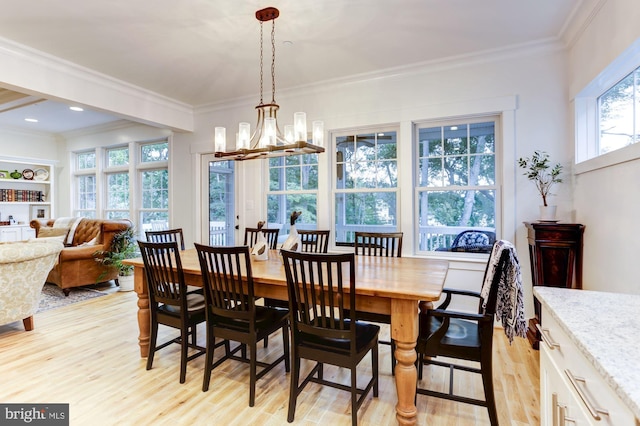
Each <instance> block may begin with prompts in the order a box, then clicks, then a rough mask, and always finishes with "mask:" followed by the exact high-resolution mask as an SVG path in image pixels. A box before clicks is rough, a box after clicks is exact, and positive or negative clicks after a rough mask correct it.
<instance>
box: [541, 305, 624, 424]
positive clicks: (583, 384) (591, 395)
mask: <svg viewBox="0 0 640 426" xmlns="http://www.w3.org/2000/svg"><path fill="white" fill-rule="evenodd" d="M542 318H543V326H542V330H543V333H542V335H543V338H542V341H543V343H541V345H540V349H541V355H540V356H541V363H542V356H543V355H542V352H544V353H545V356H548V358H549V360H548V361H549V362H550V363H551V365H554V366H555V367H556V368H555V370H556V374H557V375H558V376H559V378H560V381H561V383H562V384H563V385H564V387H565V388H567V389H568V391H569V393H570V395H571V397H572V398H573V399H574V400H575V402H576V404H577V406H578V407H579V409H580V411H581V412H582V413H583V417H584V418H587V419H589V424H594V425H606V426H618V425H634V424H635V417H634V415H633V413H632V412H631V410H629V408H627V407H626V406H625V405H624V403H623V402H622V401H621V400H620V398H619V397H618V395H616V394H615V392H614V391H613V389H612V388H611V387H610V386H609V384H608V383H606V381H605V379H604V377H602V375H601V374H600V373H599V372H598V371H597V370H596V368H595V367H594V366H593V364H591V362H590V361H589V360H588V359H587V358H586V357H585V355H584V354H583V353H582V352H581V351H580V350H579V349H578V347H577V346H576V344H575V343H574V342H573V341H572V340H571V338H570V337H569V335H568V334H567V333H566V332H565V331H564V330H563V329H562V328H561V327H560V325H559V324H558V323H557V322H556V320H555V318H553V316H552V315H551V314H550V313H549V312H545V311H544V310H543V316H542ZM546 397H548V395H547V396H546ZM569 405H571V404H569ZM574 415H575V414H574ZM578 417H579V416H578Z"/></svg>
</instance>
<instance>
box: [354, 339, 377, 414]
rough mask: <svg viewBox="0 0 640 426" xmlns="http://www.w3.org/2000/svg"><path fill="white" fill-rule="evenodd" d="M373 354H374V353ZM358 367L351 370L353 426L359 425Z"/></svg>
mask: <svg viewBox="0 0 640 426" xmlns="http://www.w3.org/2000/svg"><path fill="white" fill-rule="evenodd" d="M372 353H373V352H372ZM357 378H358V377H357V374H356V367H355V366H354V367H353V368H352V369H351V425H352V426H356V425H357V424H358V388H357V387H356V384H357Z"/></svg>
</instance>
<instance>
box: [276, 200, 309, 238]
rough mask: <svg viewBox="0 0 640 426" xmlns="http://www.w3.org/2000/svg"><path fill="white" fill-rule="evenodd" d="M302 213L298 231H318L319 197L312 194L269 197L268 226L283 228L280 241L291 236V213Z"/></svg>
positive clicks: (298, 221)
mask: <svg viewBox="0 0 640 426" xmlns="http://www.w3.org/2000/svg"><path fill="white" fill-rule="evenodd" d="M293 211H301V212H302V214H301V215H300V217H298V220H297V221H296V228H298V229H316V228H317V223H318V217H317V213H318V196H317V194H316V193H312V194H269V195H268V196H267V226H268V227H270V228H273V227H277V226H281V228H280V233H279V234H278V240H279V241H280V242H283V241H284V240H285V239H286V237H287V236H288V235H289V228H290V226H291V225H290V220H289V217H290V216H291V212H293Z"/></svg>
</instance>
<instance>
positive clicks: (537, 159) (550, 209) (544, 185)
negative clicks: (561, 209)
mask: <svg viewBox="0 0 640 426" xmlns="http://www.w3.org/2000/svg"><path fill="white" fill-rule="evenodd" d="M518 165H519V166H520V167H521V168H523V169H525V172H524V175H525V176H526V177H527V179H529V180H530V181H533V182H534V183H535V184H536V188H537V189H538V192H539V193H540V196H541V197H542V205H541V206H540V220H541V221H554V220H555V217H556V207H557V206H550V205H548V204H547V197H548V196H549V195H553V194H552V193H551V188H552V187H553V185H554V184H556V183H562V179H561V178H560V173H561V172H562V164H560V163H556V164H555V165H553V166H551V164H550V163H549V154H547V153H546V152H544V151H534V153H533V155H532V156H531V157H521V158H520V159H519V160H518Z"/></svg>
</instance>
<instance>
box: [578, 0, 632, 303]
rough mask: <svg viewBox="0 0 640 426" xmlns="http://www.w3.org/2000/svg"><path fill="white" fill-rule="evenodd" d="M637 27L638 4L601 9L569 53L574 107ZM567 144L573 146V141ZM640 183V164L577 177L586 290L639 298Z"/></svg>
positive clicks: (619, 2)
mask: <svg viewBox="0 0 640 426" xmlns="http://www.w3.org/2000/svg"><path fill="white" fill-rule="evenodd" d="M637 22H640V2H635V1H634V2H632V1H625V0H609V1H607V2H603V3H602V7H601V8H600V9H599V10H598V12H597V14H595V15H594V16H593V18H592V20H591V21H590V23H589V24H588V26H586V27H585V28H584V29H583V31H582V32H581V33H580V35H579V37H578V38H577V39H576V40H575V42H574V43H573V44H572V46H571V49H570V51H569V75H570V81H571V87H570V96H571V98H570V99H571V100H572V101H573V99H574V97H575V96H576V94H578V93H579V92H580V91H581V90H583V89H584V88H585V87H586V86H587V85H589V84H590V83H591V82H592V81H593V80H594V79H596V78H597V77H598V74H600V73H601V72H602V71H603V70H604V69H605V68H606V67H607V66H608V65H609V64H610V63H611V62H612V61H613V60H614V59H616V58H617V57H618V56H619V55H620V54H621V53H622V52H623V51H625V49H627V48H628V47H629V46H630V45H631V44H632V43H633V42H634V41H636V40H637V39H638V37H640V26H638V25H637ZM637 65H640V64H636V66H637ZM572 127H573V126H571V127H570V128H572ZM569 143H571V144H573V137H572V138H570V139H569ZM572 146H573V145H572ZM638 182H640V161H638V160H635V161H630V162H624V163H621V164H616V165H613V166H609V167H605V168H601V169H596V170H591V171H588V172H585V173H581V174H579V175H577V176H575V188H574V209H575V212H576V221H578V222H580V223H583V224H584V225H585V234H584V268H583V272H584V273H583V277H584V278H583V280H584V282H583V286H584V288H585V289H591V290H602V291H613V292H621V293H634V294H640V286H639V285H637V279H636V278H635V277H636V274H637V269H636V267H635V266H636V264H637V262H638V260H637V258H638V253H639V252H640V239H638V238H635V237H634V235H635V232H636V231H635V229H636V227H637V224H636V223H635V222H636V221H637V220H638V212H639V211H640V196H639V195H640V190H639V189H638Z"/></svg>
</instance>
